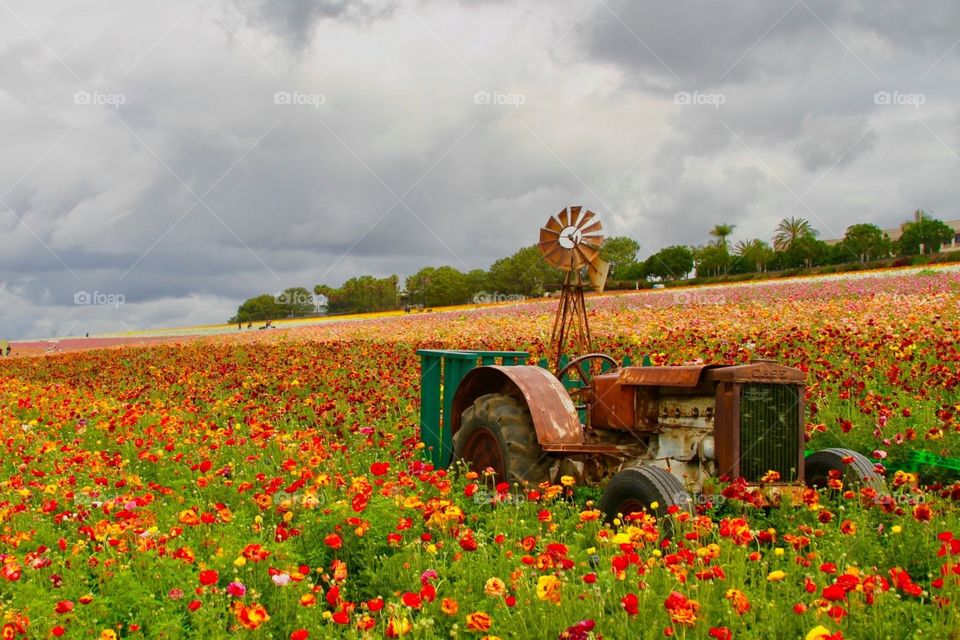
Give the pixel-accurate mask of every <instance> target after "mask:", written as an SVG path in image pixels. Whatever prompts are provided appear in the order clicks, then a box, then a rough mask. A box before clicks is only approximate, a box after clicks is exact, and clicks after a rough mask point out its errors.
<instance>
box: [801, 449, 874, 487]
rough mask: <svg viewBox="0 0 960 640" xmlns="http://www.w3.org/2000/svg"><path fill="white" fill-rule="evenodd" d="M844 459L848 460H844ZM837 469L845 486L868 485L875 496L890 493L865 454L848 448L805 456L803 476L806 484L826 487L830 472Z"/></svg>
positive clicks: (824, 450) (825, 450) (826, 450)
mask: <svg viewBox="0 0 960 640" xmlns="http://www.w3.org/2000/svg"><path fill="white" fill-rule="evenodd" d="M844 460H849V463H848V462H844ZM831 471H839V472H840V477H839V479H840V480H842V481H843V485H844V486H845V487H869V488H871V489H873V490H874V491H876V492H877V496H878V497H879V496H887V495H890V492H889V490H888V489H887V484H886V482H885V481H884V479H883V476H881V475H880V474H879V473H877V470H876V469H874V467H873V463H872V462H870V461H869V460H868V459H867V458H866V456H864V455H863V454H861V453H858V452H856V451H852V450H850V449H823V450H822V451H816V452H814V453H811V454H810V455H809V456H807V459H806V460H805V461H804V466H803V476H804V480H805V481H806V483H807V486H810V487H815V488H823V487H827V486H829V485H828V481H829V480H830V472H831Z"/></svg>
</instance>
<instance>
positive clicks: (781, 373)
mask: <svg viewBox="0 0 960 640" xmlns="http://www.w3.org/2000/svg"><path fill="white" fill-rule="evenodd" d="M617 382H619V383H620V384H621V385H626V386H662V387H696V386H698V385H699V384H700V383H701V382H774V383H781V384H803V383H804V382H806V374H804V373H803V371H800V370H799V369H794V368H792V367H785V366H783V365H780V364H777V363H776V362H772V361H770V360H754V361H753V362H750V363H749V364H737V365H715V364H707V365H696V366H679V367H624V368H622V369H620V372H619V376H618V379H617Z"/></svg>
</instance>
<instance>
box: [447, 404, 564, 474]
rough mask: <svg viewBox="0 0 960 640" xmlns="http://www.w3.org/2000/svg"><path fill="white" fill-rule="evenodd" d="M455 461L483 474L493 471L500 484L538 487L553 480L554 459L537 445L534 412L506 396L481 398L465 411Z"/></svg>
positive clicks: (456, 437) (454, 444)
mask: <svg viewBox="0 0 960 640" xmlns="http://www.w3.org/2000/svg"><path fill="white" fill-rule="evenodd" d="M453 458H454V460H463V461H465V462H467V463H469V465H470V469H471V470H473V471H475V472H477V473H480V474H482V473H483V472H484V470H485V469H488V468H489V469H493V471H494V473H495V474H496V475H495V478H496V480H495V481H496V482H509V483H510V484H514V483H518V484H522V483H524V482H526V483H528V484H532V485H537V484H539V483H541V482H544V481H546V480H549V479H550V459H549V458H548V457H547V456H546V454H544V452H543V449H541V447H540V443H539V442H537V434H536V431H535V430H534V428H533V420H532V419H531V417H530V410H529V409H528V408H527V406H526V403H524V402H522V401H521V400H519V399H517V398H515V397H514V396H511V395H507V394H503V393H489V394H487V395H484V396H480V397H479V398H477V399H476V400H475V401H474V403H473V405H472V406H470V407H468V408H467V410H466V411H464V412H463V417H462V420H461V422H460V429H459V430H458V431H457V432H456V433H455V434H454V435H453Z"/></svg>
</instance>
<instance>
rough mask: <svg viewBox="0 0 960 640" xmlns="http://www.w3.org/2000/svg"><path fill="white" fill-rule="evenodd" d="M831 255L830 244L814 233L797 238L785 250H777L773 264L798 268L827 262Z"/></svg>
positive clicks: (784, 267) (780, 266)
mask: <svg viewBox="0 0 960 640" xmlns="http://www.w3.org/2000/svg"><path fill="white" fill-rule="evenodd" d="M830 256H831V251H830V246H829V245H828V244H827V243H826V242H823V241H822V240H817V239H816V238H815V237H814V236H813V235H804V236H801V237H799V238H797V239H796V240H795V241H794V242H793V243H792V244H790V245H789V247H788V248H787V249H786V250H784V251H779V252H777V254H776V256H775V260H774V263H773V265H774V266H775V267H776V268H779V269H798V268H802V267H808V268H809V267H813V266H816V265H821V264H825V263H826V262H827V260H828V258H829V257H830Z"/></svg>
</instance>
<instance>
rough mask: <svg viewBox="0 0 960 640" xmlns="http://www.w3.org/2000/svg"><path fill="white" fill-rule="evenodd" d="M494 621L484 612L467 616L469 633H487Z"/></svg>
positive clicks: (475, 612)
mask: <svg viewBox="0 0 960 640" xmlns="http://www.w3.org/2000/svg"><path fill="white" fill-rule="evenodd" d="M492 623H493V620H491V619H490V616H489V615H488V614H486V613H484V612H483V611H474V612H473V613H468V614H467V631H479V632H481V633H486V632H487V631H489V630H490V625H491V624H492Z"/></svg>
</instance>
